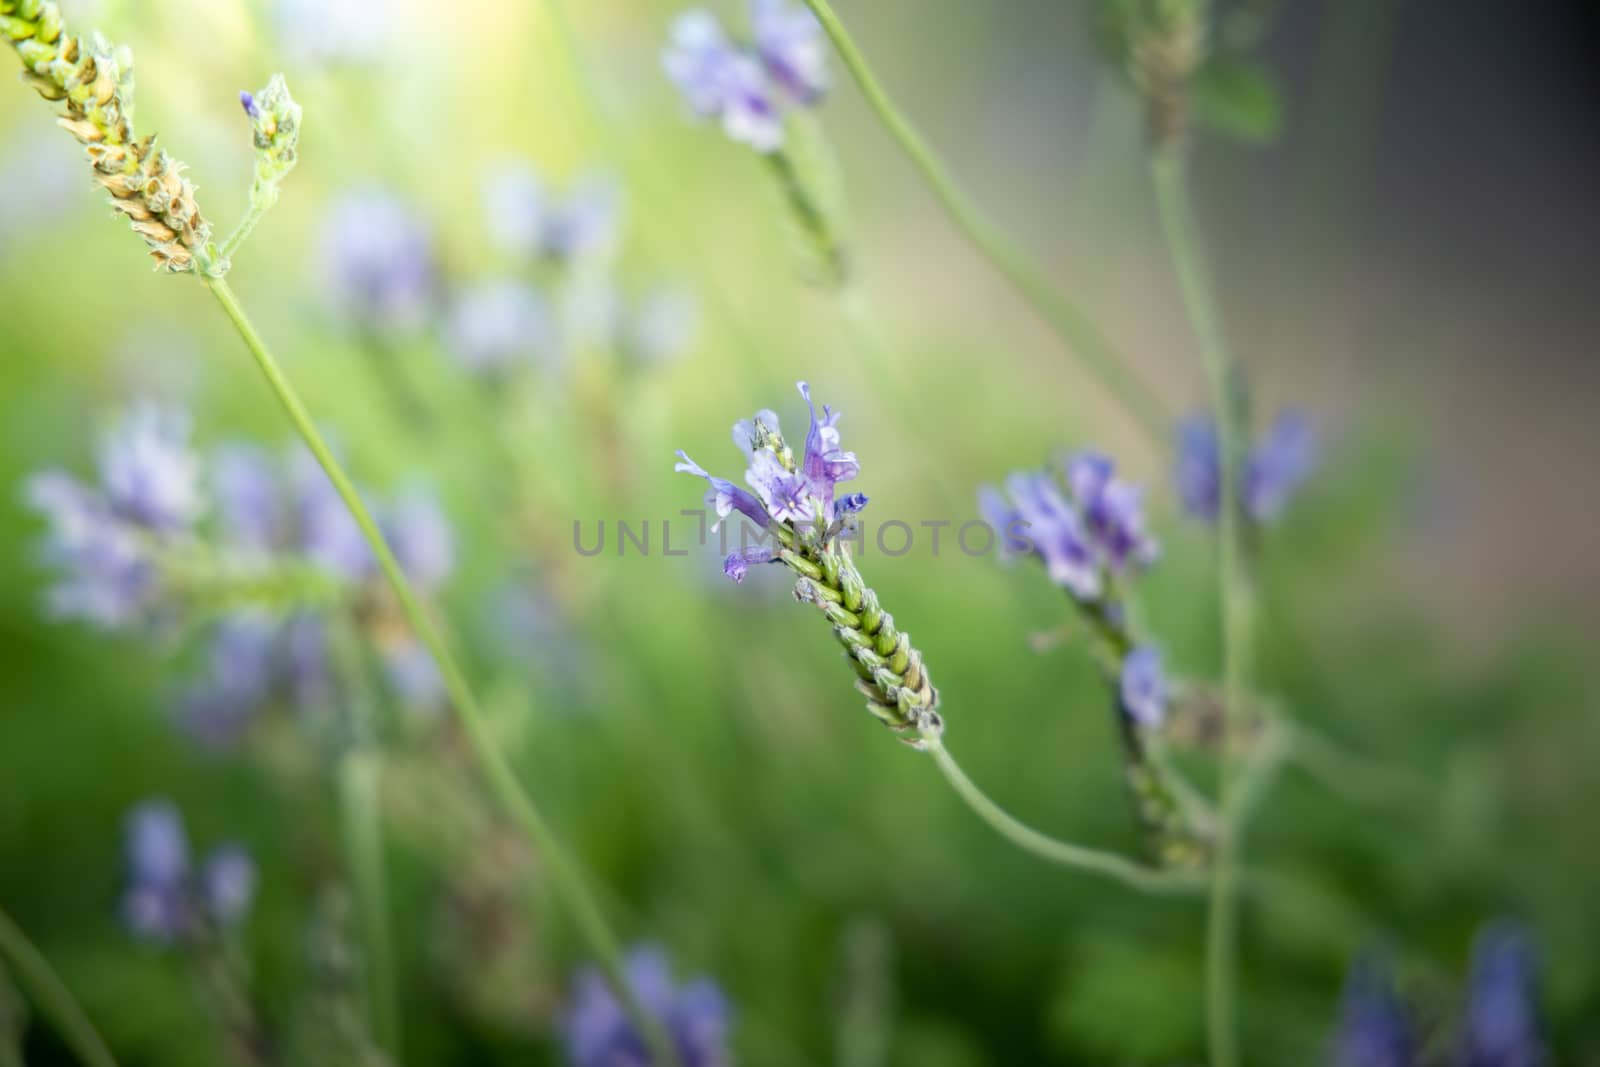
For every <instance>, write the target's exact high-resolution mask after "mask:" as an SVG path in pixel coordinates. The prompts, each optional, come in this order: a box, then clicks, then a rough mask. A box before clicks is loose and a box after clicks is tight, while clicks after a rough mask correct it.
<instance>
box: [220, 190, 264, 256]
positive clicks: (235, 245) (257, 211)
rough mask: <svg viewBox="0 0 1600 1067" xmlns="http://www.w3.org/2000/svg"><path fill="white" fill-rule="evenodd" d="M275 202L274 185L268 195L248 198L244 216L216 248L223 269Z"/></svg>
mask: <svg viewBox="0 0 1600 1067" xmlns="http://www.w3.org/2000/svg"><path fill="white" fill-rule="evenodd" d="M277 202H278V190H277V187H276V186H274V187H273V189H272V191H271V193H270V194H268V195H263V196H260V197H255V196H252V197H251V198H250V210H249V211H247V212H245V215H244V218H242V219H240V220H239V225H237V226H235V227H234V228H233V232H232V233H230V234H228V237H227V239H226V240H225V241H223V242H222V247H221V248H220V249H218V257H219V258H220V259H221V261H222V264H223V265H224V269H226V264H227V263H228V262H229V261H230V260H231V259H233V255H234V253H235V252H237V251H239V246H241V245H243V244H244V242H245V239H246V238H248V237H249V236H250V234H251V233H253V232H254V231H255V228H256V223H258V222H260V221H261V220H262V219H263V218H264V217H265V216H266V214H267V212H268V211H271V210H272V205H273V204H276V203H277Z"/></svg>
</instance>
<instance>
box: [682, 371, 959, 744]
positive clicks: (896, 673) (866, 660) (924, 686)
mask: <svg viewBox="0 0 1600 1067" xmlns="http://www.w3.org/2000/svg"><path fill="white" fill-rule="evenodd" d="M798 385H799V389H800V394H801V395H802V396H804V397H805V398H806V403H807V404H808V405H810V406H811V407H812V411H811V424H810V426H809V428H808V430H807V433H806V444H805V449H804V451H803V453H802V455H801V458H800V459H799V460H796V458H795V455H794V452H793V451H792V450H791V449H790V448H789V446H788V445H787V444H786V443H785V442H784V439H783V434H782V432H781V431H780V430H779V429H778V417H777V416H776V415H774V414H773V413H772V412H770V411H762V412H759V413H758V414H757V415H756V417H755V418H754V419H750V420H745V421H742V422H739V423H737V424H736V425H735V426H734V428H733V440H734V443H735V444H737V445H738V446H739V449H740V451H742V452H744V454H745V457H746V459H748V460H749V463H750V466H749V469H748V470H747V471H746V472H745V480H746V481H747V482H749V483H750V486H751V487H752V488H753V489H755V490H756V492H757V494H758V495H759V497H760V499H759V500H758V499H756V498H755V497H752V496H751V495H750V494H748V493H744V492H743V491H742V490H739V489H737V488H736V487H734V486H733V485H732V484H731V483H729V482H727V481H725V480H723V479H721V478H716V477H713V476H712V475H710V474H708V473H706V471H705V470H703V469H702V468H701V467H700V466H699V464H697V463H695V462H694V461H693V460H691V459H689V457H688V456H687V455H685V454H684V453H682V452H679V453H678V456H679V459H680V460H681V462H679V464H678V465H677V468H676V469H677V470H679V471H684V472H687V473H689V474H693V475H695V476H697V477H700V478H704V479H706V481H708V482H710V483H711V492H710V494H708V496H707V501H708V503H710V504H711V505H712V506H715V507H716V508H717V512H718V515H719V516H725V515H726V514H727V513H728V512H731V511H733V510H735V509H737V510H740V511H744V512H745V513H746V514H749V512H748V511H746V508H749V507H754V508H755V509H756V510H757V515H756V516H752V517H753V518H755V519H756V522H757V524H758V525H760V526H761V527H762V528H763V529H764V530H765V531H766V534H767V537H765V538H763V543H762V544H761V545H760V546H757V547H756V548H755V549H752V550H748V551H742V552H738V553H735V554H734V555H732V556H729V557H728V558H727V560H726V561H724V563H723V572H724V573H725V574H727V575H728V577H730V578H732V579H733V580H734V581H736V582H738V581H743V579H744V577H745V575H746V573H748V571H749V568H750V566H751V565H752V564H755V563H762V562H767V561H772V560H779V561H782V562H783V563H784V564H785V565H787V566H788V567H789V569H790V570H792V571H794V572H795V574H796V575H797V576H798V579H799V580H798V581H797V582H796V583H795V590H794V595H795V597H796V599H798V600H800V601H802V602H803V603H808V604H814V605H816V607H817V608H818V609H819V610H821V612H822V613H823V614H824V615H825V616H826V617H827V618H828V621H829V622H831V623H832V624H833V632H834V636H835V637H836V638H837V639H838V641H839V643H840V644H841V645H843V646H844V649H845V652H846V654H847V655H848V656H849V658H850V660H851V662H852V665H853V666H854V667H855V670H856V674H857V675H858V680H857V682H856V688H857V690H858V691H859V692H861V693H862V694H863V695H864V696H866V698H867V708H868V710H869V711H871V712H872V713H873V715H875V716H876V717H877V718H878V719H879V720H880V721H881V722H883V723H884V724H885V725H886V726H888V727H889V728H890V729H893V730H896V731H898V732H900V733H903V734H911V735H914V736H911V737H908V738H907V739H906V740H907V741H908V743H910V744H912V745H913V746H915V747H919V748H920V747H923V746H924V745H925V744H926V742H927V739H929V738H933V737H937V736H938V734H939V732H940V731H941V730H942V729H943V725H944V724H943V722H942V721H941V720H940V718H939V715H938V710H937V709H938V704H939V694H938V691H937V690H936V689H934V687H933V683H932V681H931V680H930V679H929V677H928V672H927V670H926V669H925V668H924V667H923V665H922V656H921V654H920V653H918V652H917V650H916V649H915V648H913V647H912V645H911V639H910V637H909V636H908V635H906V634H904V633H902V632H900V631H899V630H898V629H897V628H896V627H895V624H894V619H893V618H892V617H891V616H890V615H889V614H888V613H887V612H885V611H884V610H883V609H882V608H881V607H879V605H878V598H877V594H875V593H874V592H873V591H872V590H871V589H869V588H868V587H867V585H866V583H865V582H864V581H863V580H862V578H861V574H860V572H859V571H857V570H856V567H855V563H854V562H853V561H852V560H851V558H850V552H849V549H848V546H847V545H846V544H845V543H843V542H842V541H841V540H840V538H839V534H840V532H841V531H842V529H843V528H844V526H845V525H846V521H847V516H849V515H852V514H854V513H856V512H858V511H860V510H861V509H862V508H863V507H865V506H866V503H867V498H866V494H864V493H850V494H848V495H846V496H845V497H843V498H842V499H839V500H835V496H834V488H835V486H836V484H837V483H838V482H841V481H845V480H847V479H850V478H854V477H855V476H856V475H857V474H858V473H859V472H860V469H861V468H860V464H859V463H858V462H857V461H856V457H855V455H854V454H853V453H850V452H845V451H844V450H843V449H842V448H841V446H840V443H839V430H838V427H837V423H838V414H837V413H836V412H834V411H833V409H831V408H829V407H826V406H824V407H823V409H822V412H823V413H822V417H821V418H820V419H819V418H818V417H817V414H816V409H815V406H814V405H811V391H810V389H809V387H808V386H807V385H806V383H805V382H800V383H798Z"/></svg>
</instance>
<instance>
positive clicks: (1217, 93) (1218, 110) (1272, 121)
mask: <svg viewBox="0 0 1600 1067" xmlns="http://www.w3.org/2000/svg"><path fill="white" fill-rule="evenodd" d="M1193 91H1194V112H1195V116H1196V117H1197V118H1198V119H1199V120H1200V121H1202V122H1204V123H1205V124H1206V125H1207V126H1210V127H1211V128H1212V129H1214V130H1217V131H1218V132H1220V133H1225V134H1227V135H1229V136H1231V137H1236V138H1238V139H1239V140H1241V141H1253V142H1257V143H1265V142H1267V141H1271V140H1274V139H1276V138H1277V136H1278V133H1279V131H1280V130H1281V129H1282V128H1283V93H1282V92H1281V91H1280V90H1279V88H1278V84H1277V82H1276V81H1275V80H1274V79H1273V77H1272V75H1271V74H1270V73H1268V71H1267V70H1266V68H1265V67H1262V66H1261V65H1260V64H1258V63H1252V62H1250V61H1249V60H1244V59H1232V58H1227V57H1219V58H1216V59H1213V60H1211V61H1210V62H1208V63H1207V64H1206V65H1205V66H1204V67H1202V68H1200V71H1199V73H1198V74H1196V75H1195V79H1194V86H1193Z"/></svg>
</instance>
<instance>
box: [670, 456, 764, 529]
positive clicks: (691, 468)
mask: <svg viewBox="0 0 1600 1067" xmlns="http://www.w3.org/2000/svg"><path fill="white" fill-rule="evenodd" d="M672 469H673V470H674V471H677V472H679V473H681V474H693V475H694V476H695V477H697V478H704V479H705V480H706V481H707V482H708V483H709V484H710V486H711V488H710V489H708V490H707V491H706V508H707V510H710V511H714V512H716V515H717V521H716V522H714V523H712V524H711V529H713V530H717V529H720V528H721V526H722V521H723V520H724V519H726V518H727V517H728V516H729V515H731V514H733V513H734V512H735V511H737V512H739V513H740V514H741V515H743V516H745V517H746V518H747V519H749V520H750V521H751V522H753V523H755V524H756V525H757V526H759V527H761V528H762V529H766V528H767V525H768V524H769V523H770V522H771V521H772V520H771V518H769V517H768V515H767V511H766V508H765V507H763V506H762V503H761V501H759V500H757V499H756V498H755V497H754V496H752V495H751V494H750V492H749V491H748V490H745V489H741V488H739V487H738V486H737V485H734V484H733V483H732V482H730V481H728V480H727V479H726V478H718V477H716V476H715V475H713V474H710V473H708V472H707V471H706V469H705V468H704V467H702V466H700V464H698V463H696V462H695V461H694V460H692V459H690V458H689V455H688V453H686V452H684V451H683V450H682V449H681V448H680V449H679V450H678V462H677V463H676V464H674V465H673V468H672Z"/></svg>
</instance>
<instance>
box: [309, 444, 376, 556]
mask: <svg viewBox="0 0 1600 1067" xmlns="http://www.w3.org/2000/svg"><path fill="white" fill-rule="evenodd" d="M289 484H290V491H291V492H292V494H293V498H294V509H295V518H296V521H297V525H298V545H297V547H298V549H299V550H300V552H302V553H303V554H304V555H305V557H306V558H307V559H309V560H310V561H311V562H313V563H315V564H317V565H318V566H321V567H325V568H327V569H328V570H329V571H331V572H333V573H334V574H337V575H339V576H341V577H344V578H348V579H350V580H351V581H364V580H365V579H367V578H369V577H371V576H372V574H373V573H374V571H375V568H376V565H377V564H376V561H375V560H374V559H373V558H372V549H371V548H370V547H369V546H368V545H367V539H366V537H365V536H363V534H362V532H361V527H360V526H359V525H358V524H357V523H356V520H355V519H354V518H353V517H352V516H351V514H350V509H349V508H348V507H346V505H345V502H344V500H343V499H342V498H340V496H339V493H338V490H336V489H335V488H334V487H333V483H332V482H331V481H329V480H328V475H327V473H326V472H325V471H323V469H322V467H321V466H320V465H319V464H318V463H317V461H316V458H315V457H314V456H312V454H311V453H310V452H309V451H307V450H305V449H303V448H296V449H295V450H294V451H293V452H292V453H291V454H290V457H289Z"/></svg>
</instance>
